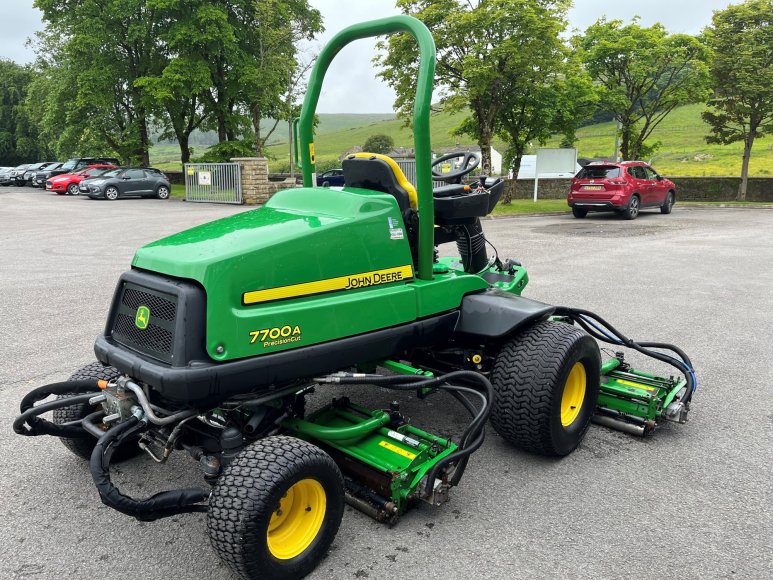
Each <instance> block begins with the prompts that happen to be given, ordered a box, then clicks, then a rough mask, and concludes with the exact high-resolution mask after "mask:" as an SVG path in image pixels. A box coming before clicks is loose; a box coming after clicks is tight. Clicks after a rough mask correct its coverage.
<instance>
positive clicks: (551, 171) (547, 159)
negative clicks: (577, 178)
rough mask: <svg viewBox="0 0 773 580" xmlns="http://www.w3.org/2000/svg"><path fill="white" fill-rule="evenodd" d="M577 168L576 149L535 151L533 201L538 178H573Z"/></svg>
mask: <svg viewBox="0 0 773 580" xmlns="http://www.w3.org/2000/svg"><path fill="white" fill-rule="evenodd" d="M576 166H577V149H574V148H572V149H537V162H536V166H535V169H534V201H537V189H538V188H539V180H540V178H543V179H545V178H552V179H555V178H557V177H564V176H566V177H573V176H574V172H575V171H574V170H575V167H576Z"/></svg>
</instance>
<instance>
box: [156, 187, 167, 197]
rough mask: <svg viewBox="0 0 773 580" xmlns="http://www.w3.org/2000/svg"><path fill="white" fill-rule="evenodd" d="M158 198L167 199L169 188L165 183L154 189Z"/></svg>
mask: <svg viewBox="0 0 773 580" xmlns="http://www.w3.org/2000/svg"><path fill="white" fill-rule="evenodd" d="M156 197H158V199H169V188H168V187H167V186H166V185H160V186H159V187H158V189H157V190H156Z"/></svg>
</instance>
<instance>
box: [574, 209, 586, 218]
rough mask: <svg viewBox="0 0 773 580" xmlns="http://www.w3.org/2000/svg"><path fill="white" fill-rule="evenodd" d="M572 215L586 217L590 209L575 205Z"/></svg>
mask: <svg viewBox="0 0 773 580" xmlns="http://www.w3.org/2000/svg"><path fill="white" fill-rule="evenodd" d="M572 215H573V216H574V217H576V218H584V217H585V216H586V215H588V210H587V209H585V208H582V207H573V208H572Z"/></svg>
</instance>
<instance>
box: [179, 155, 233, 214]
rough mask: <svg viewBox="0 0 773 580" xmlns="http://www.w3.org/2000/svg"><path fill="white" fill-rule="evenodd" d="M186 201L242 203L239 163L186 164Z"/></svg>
mask: <svg viewBox="0 0 773 580" xmlns="http://www.w3.org/2000/svg"><path fill="white" fill-rule="evenodd" d="M184 174H185V201H202V202H210V203H237V204H238V203H242V173H241V167H240V166H239V165H238V164H237V163H186V164H185V171H184Z"/></svg>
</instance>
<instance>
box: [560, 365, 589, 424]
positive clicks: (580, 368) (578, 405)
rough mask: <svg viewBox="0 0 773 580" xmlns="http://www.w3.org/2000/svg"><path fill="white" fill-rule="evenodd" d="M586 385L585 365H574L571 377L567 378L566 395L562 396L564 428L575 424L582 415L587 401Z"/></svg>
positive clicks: (562, 421)
mask: <svg viewBox="0 0 773 580" xmlns="http://www.w3.org/2000/svg"><path fill="white" fill-rule="evenodd" d="M586 383H587V375H586V374H585V365H583V364H582V363H581V362H576V363H574V366H573V367H572V370H571V371H570V372H569V376H568V377H566V384H565V385H564V394H563V395H562V396H561V425H563V426H564V427H568V426H569V425H571V424H572V423H574V420H575V419H577V415H579V414H580V409H582V403H583V401H584V400H585V388H586Z"/></svg>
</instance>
